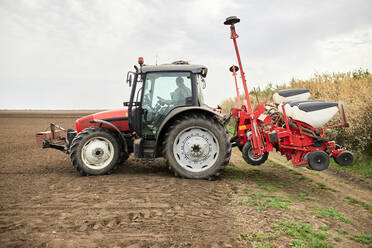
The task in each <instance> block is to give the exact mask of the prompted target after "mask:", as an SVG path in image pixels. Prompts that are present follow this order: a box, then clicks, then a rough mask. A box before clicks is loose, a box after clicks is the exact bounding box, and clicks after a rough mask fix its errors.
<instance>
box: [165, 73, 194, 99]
mask: <svg viewBox="0 0 372 248" xmlns="http://www.w3.org/2000/svg"><path fill="white" fill-rule="evenodd" d="M176 84H177V89H175V90H174V92H172V93H170V95H171V98H172V100H165V99H163V98H161V97H159V102H160V103H165V104H168V105H174V106H182V105H185V104H186V98H187V97H190V96H191V95H192V94H191V90H190V89H189V88H187V87H186V86H185V84H184V81H183V78H182V77H180V76H178V77H177V78H176Z"/></svg>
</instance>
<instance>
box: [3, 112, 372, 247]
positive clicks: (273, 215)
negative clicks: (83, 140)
mask: <svg viewBox="0 0 372 248" xmlns="http://www.w3.org/2000/svg"><path fill="white" fill-rule="evenodd" d="M86 113H87V112H84V113H83V114H86ZM81 115H82V113H78V112H66V111H64V112H50V111H49V112H43V111H41V112H37V113H34V112H31V111H26V112H25V111H23V112H17V111H16V112H15V111H0V137H1V141H2V142H1V143H0V247H132V248H134V247H332V246H333V247H371V246H372V243H371V238H370V236H368V234H369V235H370V234H371V233H372V218H371V217H372V213H371V209H370V208H368V206H370V205H371V204H372V194H371V190H372V188H371V185H372V184H371V181H370V180H367V179H363V178H359V177H356V176H350V175H344V174H342V173H340V172H338V171H334V170H327V171H325V172H320V173H319V172H313V171H309V170H306V169H302V168H301V169H293V168H291V167H290V166H288V165H287V164H286V163H285V161H284V160H283V159H282V158H280V157H279V156H278V155H275V154H273V155H270V160H268V161H267V162H266V163H265V164H264V165H262V166H260V167H252V166H248V165H246V164H245V162H244V161H243V160H242V158H241V155H240V152H239V151H238V150H236V151H234V152H233V156H232V159H231V163H230V166H229V167H228V168H227V169H226V171H225V172H224V173H223V174H222V175H221V176H220V178H219V179H217V180H216V181H205V180H187V179H179V178H175V177H174V176H173V175H171V174H170V173H169V172H168V170H167V168H166V167H165V163H164V160H163V159H158V160H156V161H155V162H143V161H141V160H137V159H134V158H130V159H129V160H128V161H126V162H125V163H124V164H122V165H121V166H120V168H119V169H118V170H116V171H115V172H114V174H111V175H106V176H98V177H82V176H80V175H79V174H78V173H77V172H76V171H75V169H74V168H73V166H72V164H71V162H70V160H69V158H68V156H67V155H65V154H63V153H62V152H60V151H56V150H48V149H46V150H42V149H39V148H37V147H36V145H35V133H36V132H38V131H41V130H43V129H45V128H46V127H48V124H49V122H51V121H53V122H55V123H57V124H60V125H62V126H64V127H67V128H73V126H74V120H75V119H76V118H77V117H79V116H81ZM234 149H235V148H234ZM350 199H354V200H356V201H351V200H350ZM356 202H358V203H356ZM361 202H362V204H361ZM368 204H369V205H368ZM296 228H297V229H296ZM301 230H307V231H306V232H305V233H304V232H301ZM317 233H320V234H321V235H317ZM356 235H361V236H363V237H364V238H359V239H358V238H355V237H361V236H356ZM310 236H311V237H310ZM313 236H314V237H317V238H313ZM318 236H319V237H318ZM365 237H367V238H365ZM368 237H369V238H368ZM318 239H319V240H318ZM361 240H362V241H361ZM301 245H302V246H301ZM327 245H328V246H327Z"/></svg>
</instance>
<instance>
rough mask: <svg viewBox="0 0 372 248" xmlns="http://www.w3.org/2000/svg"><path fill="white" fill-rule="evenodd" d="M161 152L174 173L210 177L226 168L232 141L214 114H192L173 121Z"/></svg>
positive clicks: (198, 177)
mask: <svg viewBox="0 0 372 248" xmlns="http://www.w3.org/2000/svg"><path fill="white" fill-rule="evenodd" d="M163 145H164V148H163V155H164V157H165V159H166V161H167V164H168V166H169V167H170V168H171V169H172V171H173V172H174V173H175V175H176V176H180V177H184V178H196V179H200V178H204V179H213V177H215V176H218V175H219V174H220V173H221V171H222V170H223V169H224V168H225V167H226V165H227V164H228V162H229V160H230V156H231V144H230V141H229V137H228V134H227V132H226V130H225V128H224V127H223V126H222V124H221V123H220V122H218V121H217V120H216V119H214V118H213V117H209V118H208V117H207V116H205V115H201V114H191V115H187V116H184V117H181V118H180V119H178V120H176V121H175V122H174V123H173V124H172V125H171V126H170V127H169V131H168V133H167V134H166V137H165V140H164V143H163Z"/></svg>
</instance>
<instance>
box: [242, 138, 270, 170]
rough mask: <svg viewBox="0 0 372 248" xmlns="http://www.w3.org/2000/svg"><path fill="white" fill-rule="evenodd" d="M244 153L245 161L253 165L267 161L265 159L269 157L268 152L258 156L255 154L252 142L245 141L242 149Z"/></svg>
mask: <svg viewBox="0 0 372 248" xmlns="http://www.w3.org/2000/svg"><path fill="white" fill-rule="evenodd" d="M242 155H243V159H244V161H245V162H247V164H250V165H253V166H258V165H261V164H263V163H265V161H266V160H267V158H268V157H269V153H268V152H264V153H263V154H262V155H261V156H257V155H255V154H253V148H252V144H251V142H247V143H245V145H244V146H243V149H242Z"/></svg>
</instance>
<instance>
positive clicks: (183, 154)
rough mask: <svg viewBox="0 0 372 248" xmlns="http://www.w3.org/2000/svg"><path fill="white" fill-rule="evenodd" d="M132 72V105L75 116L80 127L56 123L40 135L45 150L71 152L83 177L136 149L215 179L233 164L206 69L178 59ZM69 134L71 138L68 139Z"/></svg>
mask: <svg viewBox="0 0 372 248" xmlns="http://www.w3.org/2000/svg"><path fill="white" fill-rule="evenodd" d="M138 63H139V67H137V66H134V68H135V71H133V72H128V74H127V83H128V84H129V86H130V87H131V94H130V99H129V101H128V102H124V106H126V107H127V108H124V109H120V110H112V111H106V112H100V113H96V114H92V115H89V116H85V117H82V118H80V119H78V120H76V130H64V129H63V128H60V127H59V126H57V125H54V124H51V131H48V132H41V133H38V134H37V136H36V137H37V142H38V144H39V145H40V146H42V147H43V148H55V149H58V150H61V151H63V152H65V153H67V154H69V155H70V158H71V161H72V164H73V165H74V167H75V168H76V170H77V171H79V172H80V173H81V174H82V175H103V174H108V173H110V172H112V171H113V170H114V169H115V168H116V167H117V166H118V165H119V164H121V163H123V162H124V161H125V160H126V159H128V157H129V155H130V154H131V153H133V154H134V157H136V158H140V159H143V160H153V159H155V158H157V157H164V158H165V160H166V163H167V165H168V166H169V169H171V170H172V171H173V172H174V174H175V175H177V176H180V177H185V178H205V179H211V178H213V177H215V176H218V175H219V174H220V172H221V171H222V170H223V169H224V168H225V166H226V165H227V164H228V162H229V159H230V155H231V143H230V139H229V136H228V134H227V132H226V129H225V127H224V125H223V123H224V121H225V119H226V118H225V117H224V116H223V115H222V114H221V111H220V110H219V109H213V108H210V107H208V106H207V105H205V103H204V98H203V89H204V88H205V85H206V83H205V77H206V75H207V71H208V70H207V68H206V67H205V66H203V65H191V64H188V63H187V62H184V61H177V62H174V63H172V64H165V65H156V66H153V65H144V64H143V58H141V57H140V58H139V60H138ZM63 132H66V133H67V135H66V137H63V136H64V135H62V133H63Z"/></svg>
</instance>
